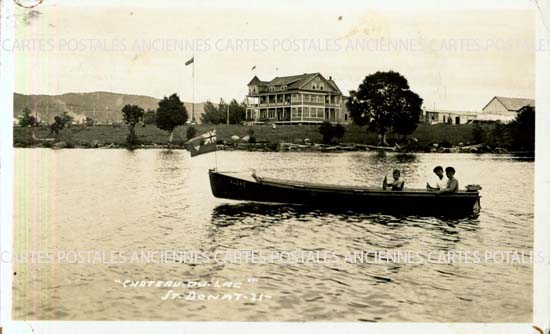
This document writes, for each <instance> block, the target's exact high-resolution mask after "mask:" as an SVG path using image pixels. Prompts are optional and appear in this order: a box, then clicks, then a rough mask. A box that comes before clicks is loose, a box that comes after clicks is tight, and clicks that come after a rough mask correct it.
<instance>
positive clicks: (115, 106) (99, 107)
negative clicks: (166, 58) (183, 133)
mask: <svg viewBox="0 0 550 334" xmlns="http://www.w3.org/2000/svg"><path fill="white" fill-rule="evenodd" d="M158 102H159V99H157V98H154V97H150V96H144V95H129V94H118V93H110V92H92V93H67V94H62V95H24V94H18V93H15V94H14V98H13V116H14V117H17V116H20V115H22V114H23V110H24V109H25V108H29V109H30V110H32V111H35V112H36V113H37V115H38V119H39V120H42V121H46V122H48V123H50V122H52V121H53V118H54V116H56V115H61V114H63V113H64V112H67V113H69V114H70V115H71V116H73V117H74V119H75V121H77V122H78V121H80V120H83V119H84V118H86V117H91V118H92V119H94V120H96V121H98V122H101V123H110V122H113V121H115V122H118V121H121V120H122V116H121V113H120V110H121V109H122V107H123V106H124V105H126V104H136V105H138V106H140V107H142V108H143V109H145V110H146V111H147V109H152V110H156V109H157V107H158ZM184 103H185V108H186V109H187V113H188V114H189V120H191V110H192V105H193V104H192V103H190V102H184ZM203 111H204V103H203V102H200V103H195V118H196V120H197V122H200V115H201V114H202V113H203Z"/></svg>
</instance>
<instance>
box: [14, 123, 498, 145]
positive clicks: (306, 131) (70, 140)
mask: <svg viewBox="0 0 550 334" xmlns="http://www.w3.org/2000/svg"><path fill="white" fill-rule="evenodd" d="M195 127H196V129H197V133H202V132H205V131H207V130H212V129H216V131H217V137H218V140H226V141H230V140H231V136H233V135H237V136H239V137H241V138H242V137H243V136H246V135H247V134H248V131H249V130H250V129H253V130H254V135H255V137H256V140H257V141H258V142H267V143H270V144H278V143H279V142H300V141H303V140H304V139H306V138H307V139H309V140H310V141H311V142H313V143H321V142H322V138H321V135H320V134H319V127H318V126H311V125H292V126H278V127H277V128H276V129H275V130H274V129H272V128H271V126H269V125H255V126H243V125H196V126H195ZM484 128H485V129H486V131H490V130H491V128H492V126H491V125H486V126H484ZM136 130H137V134H138V138H139V141H140V142H141V143H142V144H145V145H152V144H156V145H165V144H166V143H167V139H168V134H167V133H166V132H165V131H162V130H159V129H158V128H157V127H156V126H153V125H148V126H146V127H138V128H136ZM186 131H187V126H183V127H178V128H176V130H175V133H174V144H176V145H182V144H183V143H184V142H185V141H186V136H185V134H186ZM34 132H35V136H36V138H39V139H45V138H51V139H54V141H53V142H61V141H64V142H66V143H67V144H68V146H69V147H73V146H74V147H91V146H94V144H98V145H99V146H106V145H110V144H114V145H116V146H125V143H126V136H127V135H128V130H127V129H126V127H124V126H123V127H112V126H90V127H86V126H72V127H71V128H66V129H63V130H62V131H61V132H60V133H59V135H58V136H57V137H56V136H54V135H50V130H49V128H48V127H37V128H34ZM411 137H414V138H416V139H417V140H418V142H417V144H416V145H415V147H417V148H418V149H419V150H424V149H427V148H429V147H431V146H432V144H433V143H440V144H441V143H444V145H451V146H456V145H458V144H459V143H462V144H464V145H468V144H471V143H473V135H472V126H471V125H448V124H437V125H424V124H420V125H419V126H418V128H417V129H416V131H415V132H414V133H413V134H412V135H411ZM377 141H378V136H377V134H376V133H375V132H367V131H366V129H365V128H364V127H363V128H361V127H358V126H355V125H348V126H346V132H345V135H344V138H342V140H341V142H343V143H356V144H367V145H376V144H377ZM39 143H42V144H41V145H44V142H40V141H38V142H37V141H33V138H32V130H31V128H22V127H14V146H17V147H28V146H33V145H37V144H39ZM50 143H52V142H51V141H50Z"/></svg>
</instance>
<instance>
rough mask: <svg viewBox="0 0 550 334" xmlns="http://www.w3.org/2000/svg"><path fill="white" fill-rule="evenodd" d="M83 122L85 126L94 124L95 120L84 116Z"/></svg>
mask: <svg viewBox="0 0 550 334" xmlns="http://www.w3.org/2000/svg"><path fill="white" fill-rule="evenodd" d="M84 122H85V123H86V126H94V124H95V121H94V119H93V118H91V117H88V116H86V118H85V119H84Z"/></svg>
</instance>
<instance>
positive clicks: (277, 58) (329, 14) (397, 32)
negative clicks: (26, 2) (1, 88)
mask: <svg viewBox="0 0 550 334" xmlns="http://www.w3.org/2000/svg"><path fill="white" fill-rule="evenodd" d="M197 4H198V3H197ZM171 6H175V4H174V3H171ZM17 13H18V19H17V26H16V34H17V38H16V41H4V42H3V44H2V48H3V49H4V50H7V49H12V50H15V51H16V57H17V61H16V76H17V78H16V84H15V90H16V92H19V93H25V94H62V93H67V92H92V91H111V92H118V93H129V94H139V95H149V96H153V97H162V96H165V95H168V94H171V93H173V92H177V93H178V94H179V95H180V96H181V97H182V98H183V99H184V100H185V101H191V100H192V99H193V92H192V66H185V64H184V63H185V61H186V60H188V59H189V58H191V57H192V56H194V57H195V101H204V100H207V99H210V100H212V101H217V100H219V98H220V97H223V98H224V99H230V98H236V99H238V100H242V99H243V98H244V96H245V95H246V93H247V87H246V84H247V83H248V82H249V81H250V79H251V78H252V77H253V76H254V75H257V76H258V77H259V78H260V79H262V80H270V79H272V78H273V77H275V76H285V75H294V74H300V73H309V72H320V73H322V74H323V75H324V76H325V77H327V78H328V77H329V76H332V77H333V79H334V80H335V81H336V83H337V84H338V86H339V87H340V89H341V90H342V91H343V92H344V93H345V94H347V93H348V91H349V90H351V89H356V88H357V86H358V84H359V83H360V82H361V81H362V80H363V78H364V77H365V76H366V75H368V74H370V73H374V72H376V71H386V70H394V71H399V72H400V73H401V74H403V75H404V76H405V77H406V78H407V79H408V81H409V84H410V86H411V89H412V90H413V91H415V92H417V93H418V94H419V95H420V96H421V97H422V98H423V99H424V106H425V107H427V108H430V109H431V108H433V107H434V106H435V107H436V108H438V109H449V110H480V109H481V108H482V107H483V106H484V105H485V104H486V103H487V102H488V101H489V100H490V98H491V97H493V96H494V95H499V96H510V97H527V98H534V94H535V51H534V48H535V46H536V44H535V12H534V11H532V10H489V9H476V10H453V11H451V10H414V9H407V10H382V9H361V8H350V9H335V8H323V9H314V8H308V7H307V6H299V7H290V6H289V7H286V8H248V9H247V8H233V9H230V8H226V9H220V8H214V7H211V6H208V7H195V8H190V7H168V6H167V7H166V8H144V7H140V8H132V7H125V8H121V7H113V6H109V7H98V6H95V7H92V6H87V7H76V6H70V7H69V6H63V5H62V4H59V3H58V4H54V5H48V1H46V2H45V3H44V4H42V5H41V6H40V7H38V11H37V12H34V13H30V12H29V11H28V10H18V12H17ZM253 66H255V67H256V69H255V70H252V67H253Z"/></svg>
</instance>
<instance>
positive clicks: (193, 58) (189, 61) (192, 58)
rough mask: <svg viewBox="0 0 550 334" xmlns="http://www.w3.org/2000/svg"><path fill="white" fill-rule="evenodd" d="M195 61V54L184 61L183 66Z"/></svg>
mask: <svg viewBox="0 0 550 334" xmlns="http://www.w3.org/2000/svg"><path fill="white" fill-rule="evenodd" d="M194 62H195V56H193V57H191V59H189V60H188V61H186V62H185V66H187V65H189V64H193V63H194Z"/></svg>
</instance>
